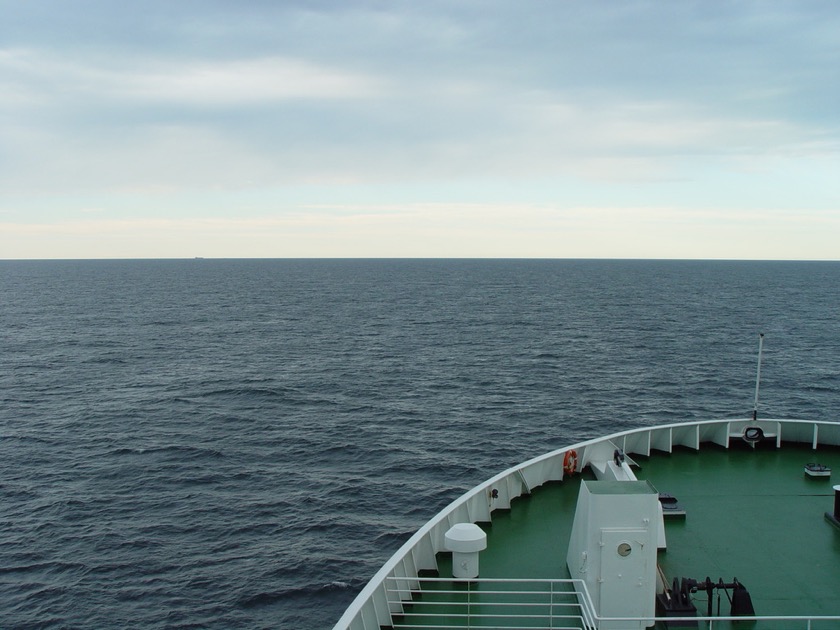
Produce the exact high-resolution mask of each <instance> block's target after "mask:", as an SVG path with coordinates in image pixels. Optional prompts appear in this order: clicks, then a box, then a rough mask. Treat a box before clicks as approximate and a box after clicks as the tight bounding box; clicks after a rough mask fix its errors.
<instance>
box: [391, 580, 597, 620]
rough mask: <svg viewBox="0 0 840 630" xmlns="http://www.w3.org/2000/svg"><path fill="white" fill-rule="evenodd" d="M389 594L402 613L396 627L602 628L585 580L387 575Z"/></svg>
mask: <svg viewBox="0 0 840 630" xmlns="http://www.w3.org/2000/svg"><path fill="white" fill-rule="evenodd" d="M387 581H388V592H389V593H391V594H392V596H393V597H395V598H396V599H395V600H394V602H393V603H399V604H400V605H401V607H402V613H401V614H399V615H394V618H393V620H392V624H391V627H392V628H393V629H394V630H431V629H432V628H475V629H476V630H478V629H481V630H490V629H494V628H508V629H510V628H519V629H522V630H526V629H530V628H551V629H553V630H580V629H582V628H583V629H590V628H597V617H596V615H595V612H594V610H595V609H594V606H593V604H592V599H591V598H590V596H589V592H588V591H587V589H586V584H585V583H584V582H583V580H574V579H557V580H552V579H497V578H476V579H470V580H465V579H453V578H436V577H421V578H415V579H414V580H411V582H412V584H409V581H408V580H406V579H404V578H393V577H392V578H388V580H387Z"/></svg>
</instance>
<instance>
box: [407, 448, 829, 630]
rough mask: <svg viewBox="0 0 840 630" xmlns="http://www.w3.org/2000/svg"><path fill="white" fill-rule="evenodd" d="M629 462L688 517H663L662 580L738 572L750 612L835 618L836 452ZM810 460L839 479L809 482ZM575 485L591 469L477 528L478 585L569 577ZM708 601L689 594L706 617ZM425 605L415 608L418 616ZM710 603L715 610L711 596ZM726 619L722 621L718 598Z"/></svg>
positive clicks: (717, 452)
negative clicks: (480, 532)
mask: <svg viewBox="0 0 840 630" xmlns="http://www.w3.org/2000/svg"><path fill="white" fill-rule="evenodd" d="M634 459H635V460H636V461H637V462H638V463H639V464H640V467H639V468H637V469H635V471H634V472H635V473H636V475H637V477H638V478H639V479H647V480H649V481H650V482H651V483H652V484H653V485H654V486H655V487H656V489H657V490H658V491H660V492H666V493H669V494H672V495H674V496H676V497H677V498H678V499H679V501H680V503H681V504H682V506H683V507H684V508H685V509H686V511H687V516H686V517H685V518H684V519H673V518H672V519H667V520H666V537H667V543H668V548H667V550H666V551H660V552H659V564H660V567H661V568H662V570H663V572H664V574H665V575H666V577H667V578H668V580H669V582H670V581H671V580H672V579H673V578H674V577H691V578H695V579H698V580H703V579H705V578H706V576H709V577H711V579H712V580H713V581H715V582H717V580H718V579H719V578H723V579H724V581H726V582H730V581H731V580H732V578H733V577H737V579H738V580H739V581H740V582H741V583H742V584H744V585H745V586H746V587H747V588H748V589H749V591H750V594H751V596H752V601H753V605H754V607H755V611H756V614H757V615H760V616H765V615H840V530H838V529H836V528H835V527H834V526H832V525H831V524H830V523H829V522H827V521H826V520H825V518H824V513H825V512H827V511H828V512H831V511H832V510H833V506H834V498H833V496H834V493H833V489H832V486H833V484H834V483H840V449H833V448H829V447H820V449H819V450H818V451H816V452H815V451H813V450H812V449H811V448H810V447H809V446H807V445H802V446H799V445H789V444H786V445H784V446H783V447H782V448H780V449H775V448H773V447H772V446H768V445H762V446H761V447H760V448H758V449H755V450H753V449H751V448H750V447H749V446H747V445H741V444H740V443H739V444H737V445H735V446H733V448H731V449H728V450H727V449H724V448H721V447H717V446H713V445H708V444H704V445H703V448H702V450H701V451H699V452H697V451H693V450H688V449H679V450H676V451H675V452H674V453H672V454H665V453H655V454H653V455H652V456H651V457H647V458H646V457H637V456H634ZM813 461H817V462H819V463H822V464H827V465H829V466H831V467H832V468H833V470H834V477H833V478H832V479H826V478H820V479H812V478H808V477H806V476H805V474H804V472H803V467H804V465H805V464H806V463H808V462H813ZM581 478H594V477H592V476H591V473H590V472H589V471H588V470H586V471H584V473H583V475H577V476H575V477H572V478H569V479H566V480H565V481H563V482H560V483H549V484H546V485H544V486H543V487H540V488H537V489H535V490H534V492H533V493H532V494H531V495H530V496H527V497H523V498H520V499H517V500H515V501H514V502H513V504H512V506H511V509H510V510H509V511H497V512H494V514H493V522H492V524H487V525H483V528H484V529H485V531H486V532H487V544H488V546H487V549H486V550H485V551H483V552H482V553H481V559H480V567H481V578H482V579H483V578H567V577H569V572H568V570H567V568H566V550H567V546H568V540H569V536H570V533H571V526H572V517H573V515H574V510H575V503H576V500H577V495H578V490H579V487H580V480H581ZM438 562H439V572H440V575H441V576H449V575H451V560H450V557H449V556H448V555H447V554H440V555H439V557H438ZM447 587H448V585H447ZM424 588H425V587H424ZM441 588H443V586H442V587H441ZM705 597H706V596H705V594H704V593H701V594H698V595H697V596H696V598H695V604H696V606H697V608H698V613H699V614H701V615H705V614H706V604H705V601H706V600H705ZM423 599H428V596H423ZM422 606H423V604H418V605H415V606H413V607H412V608H413V609H414V611H415V612H420V611H421V610H422ZM714 608H715V613H716V611H717V596H715V606H714ZM721 614H723V615H728V614H729V602H728V600H727V599H726V596H725V595H724V596H723V598H722V602H721ZM453 625H457V623H453ZM739 626H740V627H743V626H744V624H743V623H741V624H736V625H735V627H739ZM701 627H705V625H704V626H701ZM727 627H730V626H729V624H727V623H724V622H717V623H715V625H714V628H727ZM753 627H755V628H756V629H761V630H764V629H765V628H767V629H769V628H790V627H791V626H790V622H788V623H774V622H762V623H761V624H758V625H756V626H753ZM797 627H801V628H805V627H806V625H805V623H804V622H802V624H801V625H799V626H797ZM837 627H840V622H837V621H833V622H830V623H825V622H824V623H822V624H818V623H814V624H812V626H811V629H812V630H818V629H824V628H837Z"/></svg>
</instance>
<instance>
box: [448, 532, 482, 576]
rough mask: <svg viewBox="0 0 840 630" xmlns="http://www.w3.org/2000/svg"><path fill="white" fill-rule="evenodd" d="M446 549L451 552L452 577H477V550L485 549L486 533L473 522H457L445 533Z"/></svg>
mask: <svg viewBox="0 0 840 630" xmlns="http://www.w3.org/2000/svg"><path fill="white" fill-rule="evenodd" d="M444 540H445V541H446V549H447V550H449V551H451V552H452V577H455V578H468V579H472V578H477V577H478V552H479V551H481V550H483V549H487V534H485V533H484V530H483V529H481V528H480V527H479V526H478V525H475V524H473V523H457V524H455V525H453V526H452V527H451V528H450V529H449V531H448V532H446V534H444Z"/></svg>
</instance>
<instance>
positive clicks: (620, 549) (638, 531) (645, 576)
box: [566, 481, 660, 630]
mask: <svg viewBox="0 0 840 630" xmlns="http://www.w3.org/2000/svg"><path fill="white" fill-rule="evenodd" d="M659 518H660V512H659V495H658V493H657V491H656V490H655V489H654V487H653V486H652V485H651V484H650V483H649V482H647V481H583V482H582V483H581V486H580V495H579V497H578V503H577V510H576V511H575V520H574V524H573V525H572V535H571V539H570V541H569V552H568V556H567V558H566V563H567V565H568V567H569V573H570V574H571V577H572V578H577V579H581V580H583V581H584V582H586V586H587V588H588V589H589V593H590V596H591V597H592V602H593V604H594V605H595V609H596V611H597V612H598V615H599V616H600V617H601V618H605V617H617V618H621V617H635V618H637V619H638V618H641V619H642V620H641V621H634V622H629V621H620V620H618V619H616V620H614V621H611V620H609V619H602V620H601V622H600V624H599V625H598V628H599V630H614V629H621V630H630V629H631V628H632V629H635V628H639V629H641V628H644V627H646V626H652V625H653V617H654V616H655V614H656V611H655V607H656V549H657V525H658V522H659ZM648 618H650V619H648Z"/></svg>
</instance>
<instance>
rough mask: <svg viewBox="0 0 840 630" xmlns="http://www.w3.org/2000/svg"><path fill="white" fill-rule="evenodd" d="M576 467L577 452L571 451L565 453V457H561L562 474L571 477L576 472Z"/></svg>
mask: <svg viewBox="0 0 840 630" xmlns="http://www.w3.org/2000/svg"><path fill="white" fill-rule="evenodd" d="M577 467H578V457H577V451H576V450H574V449H572V450H571V451H566V455H565V456H564V457H563V472H564V473H566V474H567V475H571V474H573V473H574V472H575V471H576V470H577Z"/></svg>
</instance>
